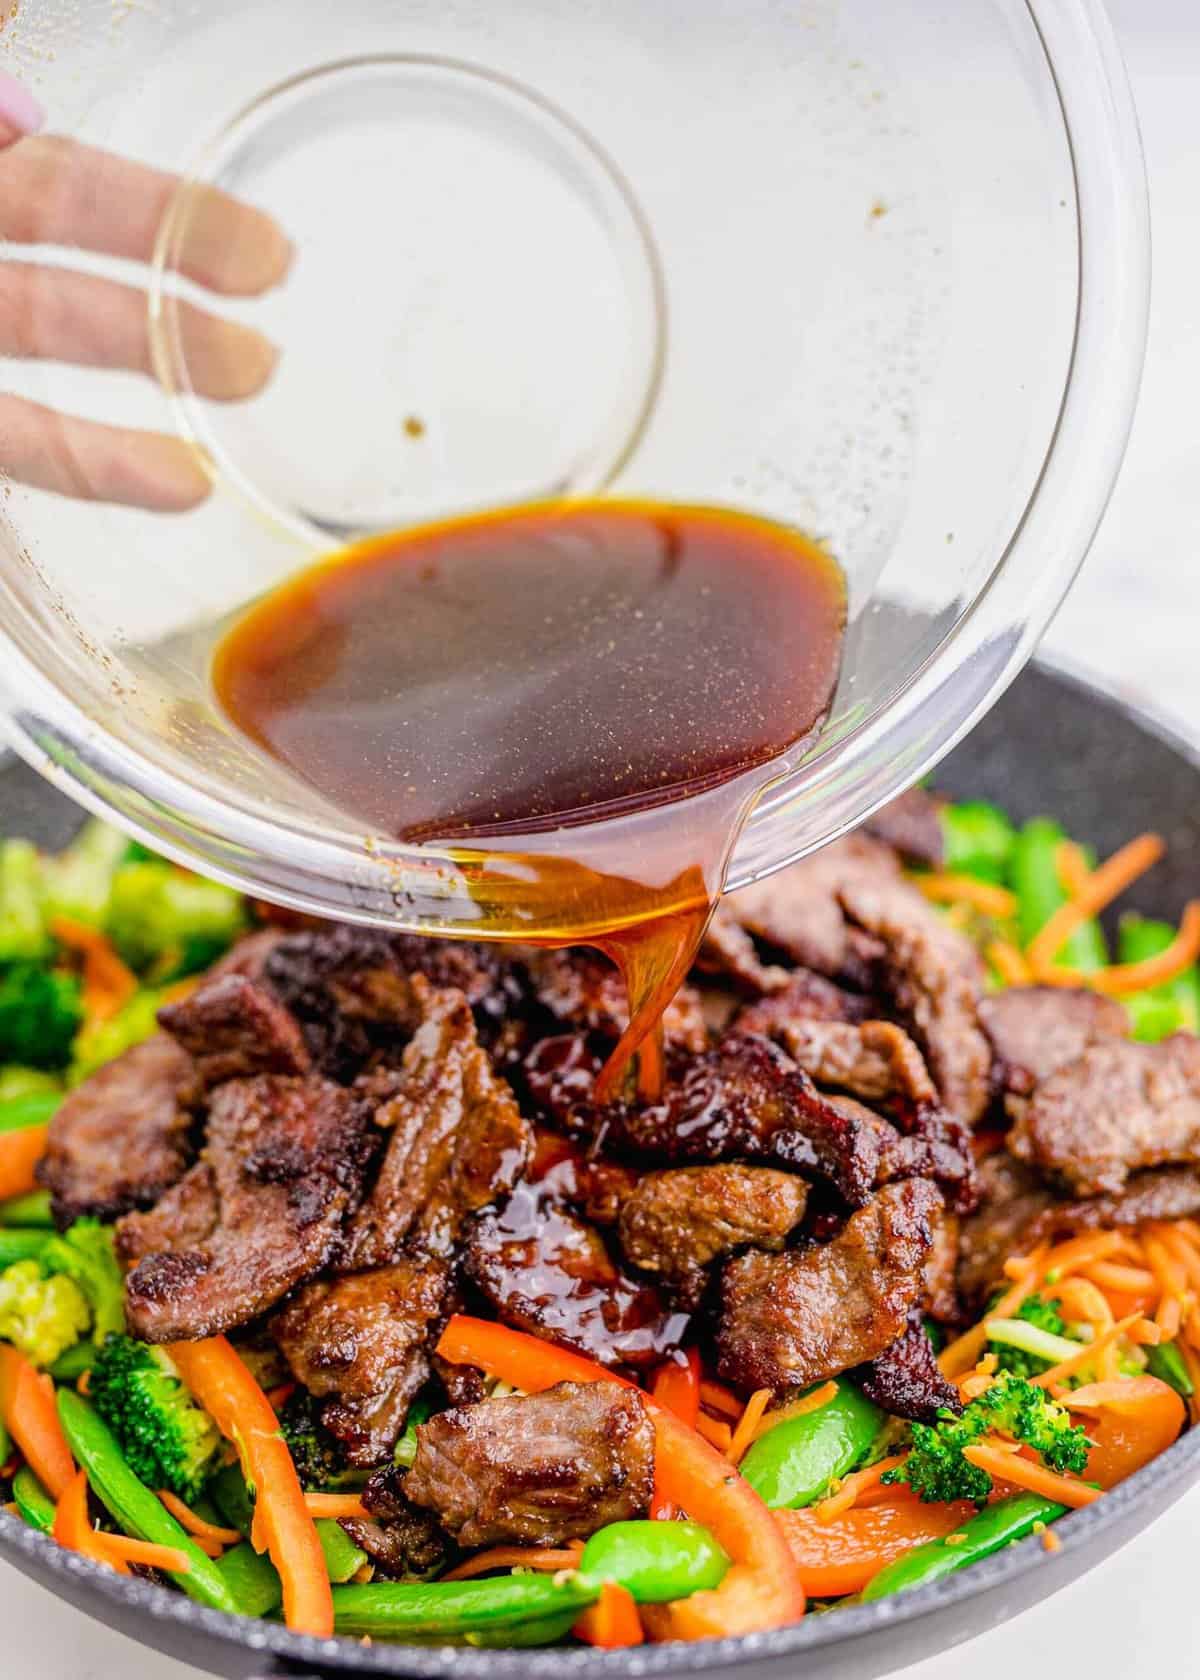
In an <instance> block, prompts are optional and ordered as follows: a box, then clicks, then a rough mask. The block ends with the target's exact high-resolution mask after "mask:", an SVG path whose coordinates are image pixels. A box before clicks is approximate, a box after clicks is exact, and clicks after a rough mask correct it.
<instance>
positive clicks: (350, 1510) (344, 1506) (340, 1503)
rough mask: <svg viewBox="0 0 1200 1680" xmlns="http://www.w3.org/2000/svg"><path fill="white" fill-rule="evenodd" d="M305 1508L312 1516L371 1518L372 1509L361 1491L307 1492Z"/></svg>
mask: <svg viewBox="0 0 1200 1680" xmlns="http://www.w3.org/2000/svg"><path fill="white" fill-rule="evenodd" d="M304 1504H305V1508H306V1509H307V1511H308V1514H309V1516H310V1517H333V1518H334V1519H335V1521H336V1520H340V1519H341V1518H342V1517H366V1518H370V1515H371V1513H370V1511H368V1510H367V1507H366V1506H365V1505H364V1504H363V1502H362V1495H361V1494H360V1493H306V1494H305V1495H304Z"/></svg>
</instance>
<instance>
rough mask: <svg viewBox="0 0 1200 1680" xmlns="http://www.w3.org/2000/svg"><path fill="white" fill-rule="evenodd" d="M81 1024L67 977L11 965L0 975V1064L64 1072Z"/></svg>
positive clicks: (75, 987) (76, 993)
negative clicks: (5, 1062)
mask: <svg viewBox="0 0 1200 1680" xmlns="http://www.w3.org/2000/svg"><path fill="white" fill-rule="evenodd" d="M82 1019H83V1009H82V1006H81V1004H80V990H79V981H78V980H77V979H76V978H75V976H74V975H73V974H54V973H52V972H51V971H50V970H49V969H47V968H43V967H42V966H41V965H40V964H39V963H14V964H13V966H12V967H11V968H9V969H7V970H6V971H5V972H4V973H3V974H0V1061H7V1062H25V1063H27V1064H28V1065H29V1066H31V1067H38V1068H61V1067H66V1065H67V1063H68V1062H69V1061H70V1059H71V1045H72V1042H73V1041H74V1038H75V1034H76V1033H77V1032H78V1030H79V1023H80V1021H81V1020H82Z"/></svg>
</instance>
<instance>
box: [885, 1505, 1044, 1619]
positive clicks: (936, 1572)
mask: <svg viewBox="0 0 1200 1680" xmlns="http://www.w3.org/2000/svg"><path fill="white" fill-rule="evenodd" d="M1065 1509H1066V1507H1065V1506H1063V1505H1056V1504H1055V1503H1054V1502H1053V1500H1050V1499H1043V1498H1042V1497H1041V1495H1040V1494H1036V1493H1018V1494H1014V1495H1013V1496H1012V1497H1011V1498H1010V1499H999V1500H997V1501H996V1503H995V1504H994V1505H988V1506H987V1507H986V1508H985V1509H984V1510H982V1511H980V1512H979V1514H978V1516H974V1517H972V1518H971V1519H970V1521H969V1522H965V1523H963V1525H962V1527H961V1528H956V1529H955V1530H954V1532H953V1533H952V1534H948V1535H947V1536H946V1537H945V1539H944V1540H931V1541H930V1542H929V1543H928V1545H925V1546H916V1547H914V1548H913V1550H912V1551H911V1552H905V1553H904V1555H903V1556H902V1557H899V1558H897V1559H896V1561H895V1563H889V1564H888V1565H887V1566H886V1567H885V1568H883V1569H881V1570H880V1571H879V1573H878V1575H876V1576H874V1577H873V1578H872V1579H871V1580H870V1581H868V1582H867V1585H866V1586H865V1587H864V1588H863V1594H862V1596H863V1601H864V1602H867V1601H868V1600H871V1599H876V1598H887V1597H888V1596H889V1595H890V1594H892V1593H898V1592H907V1591H908V1590H909V1588H911V1587H927V1586H929V1584H930V1583H931V1582H932V1581H940V1580H941V1579H942V1577H943V1576H945V1575H952V1574H953V1573H954V1571H955V1570H956V1569H963V1568H965V1567H966V1566H967V1564H970V1563H978V1562H979V1560H980V1558H985V1557H990V1556H991V1554H992V1553H993V1552H998V1551H999V1550H1000V1548H1001V1546H1007V1545H1008V1544H1009V1542H1010V1541H1013V1540H1020V1539H1022V1538H1023V1537H1024V1536H1025V1535H1026V1534H1029V1533H1031V1532H1032V1530H1033V1527H1034V1525H1035V1523H1051V1522H1053V1521H1054V1520H1055V1518H1056V1517H1061V1516H1062V1514H1063V1512H1064V1510H1065Z"/></svg>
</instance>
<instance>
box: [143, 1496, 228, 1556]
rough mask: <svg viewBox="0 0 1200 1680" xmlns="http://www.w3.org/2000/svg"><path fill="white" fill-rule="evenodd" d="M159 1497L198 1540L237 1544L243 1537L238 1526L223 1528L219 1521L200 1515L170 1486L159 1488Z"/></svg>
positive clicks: (225, 1544)
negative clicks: (213, 1521)
mask: <svg viewBox="0 0 1200 1680" xmlns="http://www.w3.org/2000/svg"><path fill="white" fill-rule="evenodd" d="M158 1497H159V1498H160V1499H161V1500H162V1502H163V1504H164V1505H165V1506H166V1508H167V1510H168V1511H170V1513H171V1515H172V1516H173V1517H174V1518H175V1521H176V1522H177V1523H178V1524H179V1526H180V1527H181V1528H185V1529H186V1530H187V1531H188V1533H189V1534H191V1535H194V1536H195V1538H196V1539H197V1540H208V1541H210V1542H211V1543H212V1544H213V1545H214V1546H236V1545H237V1543H238V1541H239V1540H240V1539H241V1538H242V1537H241V1535H240V1534H239V1533H238V1531H237V1529H236V1528H222V1527H220V1525H219V1524H218V1523H211V1522H209V1521H208V1520H207V1519H206V1518H205V1517H198V1516H197V1515H196V1513H195V1511H193V1510H192V1508H191V1506H190V1505H185V1504H184V1502H183V1500H182V1499H180V1498H179V1496H178V1495H177V1494H174V1493H172V1492H171V1490H170V1489H169V1488H159V1490H158Z"/></svg>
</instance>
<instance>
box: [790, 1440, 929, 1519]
mask: <svg viewBox="0 0 1200 1680" xmlns="http://www.w3.org/2000/svg"><path fill="white" fill-rule="evenodd" d="M907 1456H908V1455H907V1453H893V1454H892V1455H891V1457H890V1458H881V1459H880V1460H879V1462H878V1463H877V1464H871V1465H868V1467H867V1468H866V1469H865V1470H856V1471H855V1472H854V1474H853V1475H852V1476H846V1477H845V1478H844V1479H843V1480H842V1482H841V1485H840V1486H839V1487H838V1489H837V1491H836V1492H834V1493H831V1494H830V1495H829V1496H828V1497H827V1498H826V1499H822V1500H819V1501H818V1503H817V1504H816V1505H814V1506H813V1511H814V1512H815V1514H816V1517H817V1520H818V1521H819V1522H825V1523H830V1522H834V1521H836V1519H837V1518H838V1517H840V1516H841V1514H842V1512H843V1511H848V1510H850V1508H851V1507H852V1506H854V1505H857V1503H858V1501H859V1498H860V1496H861V1495H862V1494H864V1493H866V1492H867V1490H868V1489H869V1488H874V1487H878V1486H879V1485H880V1483H881V1482H882V1480H883V1476H884V1473H885V1472H886V1471H888V1470H898V1469H899V1468H900V1466H901V1465H902V1464H903V1463H904V1460H905V1458H906V1457H907Z"/></svg>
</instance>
